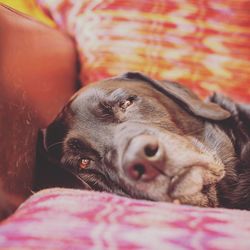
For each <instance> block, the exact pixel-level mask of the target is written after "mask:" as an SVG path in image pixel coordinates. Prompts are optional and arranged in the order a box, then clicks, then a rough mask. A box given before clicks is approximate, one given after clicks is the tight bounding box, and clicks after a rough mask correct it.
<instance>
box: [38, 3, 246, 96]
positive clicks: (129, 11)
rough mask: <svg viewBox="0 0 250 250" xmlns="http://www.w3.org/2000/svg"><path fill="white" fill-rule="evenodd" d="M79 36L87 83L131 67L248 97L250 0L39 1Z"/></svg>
mask: <svg viewBox="0 0 250 250" xmlns="http://www.w3.org/2000/svg"><path fill="white" fill-rule="evenodd" d="M38 2H39V3H40V4H41V5H42V6H43V8H45V9H46V10H47V11H49V12H50V14H51V16H52V17H53V18H54V20H55V21H56V22H57V24H58V25H59V26H60V27H61V28H62V29H64V30H66V31H67V32H69V33H70V34H71V35H72V36H73V37H74V38H75V40H76V44H77V47H78V51H79V53H80V60H81V64H82V70H81V78H82V80H83V82H84V83H89V82H93V81H96V80H99V79H102V78H104V77H109V76H113V75H117V74H121V73H123V72H125V71H141V72H144V73H145V74H147V75H149V76H151V77H153V78H156V79H170V80H174V81H178V82H181V83H183V84H185V85H187V86H189V87H191V88H192V89H193V90H195V91H196V92H197V93H198V94H200V95H201V96H206V95H207V94H209V93H210V92H211V91H218V92H223V93H225V94H226V95H230V96H232V97H234V98H236V99H238V100H239V99H240V100H243V101H250V42H249V37H250V11H249V9H250V0H237V1H236V0H207V1H206V0H205V1H193V0H168V1H167V0H166V1H158V0H151V1H149V0H137V1H134V0H102V1H95V0H82V1H69V0H57V1H51V0H39V1H38Z"/></svg>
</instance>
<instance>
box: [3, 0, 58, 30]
mask: <svg viewBox="0 0 250 250" xmlns="http://www.w3.org/2000/svg"><path fill="white" fill-rule="evenodd" d="M0 4H4V5H6V6H9V7H11V8H13V9H15V10H17V11H20V12H22V13H24V14H26V15H28V16H30V17H32V18H34V19H36V20H38V21H40V22H42V23H44V24H46V25H48V26H51V27H55V23H54V22H53V21H52V19H51V18H49V17H48V15H45V13H43V11H42V10H41V8H40V7H39V6H38V5H37V3H36V1H35V0H18V1H13V0H0Z"/></svg>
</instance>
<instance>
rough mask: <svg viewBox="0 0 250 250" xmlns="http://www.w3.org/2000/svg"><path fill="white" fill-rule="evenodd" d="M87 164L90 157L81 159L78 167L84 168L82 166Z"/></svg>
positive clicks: (84, 166)
mask: <svg viewBox="0 0 250 250" xmlns="http://www.w3.org/2000/svg"><path fill="white" fill-rule="evenodd" d="M89 164H90V159H81V162H80V165H79V168H80V169H84V168H86V167H88V166H89Z"/></svg>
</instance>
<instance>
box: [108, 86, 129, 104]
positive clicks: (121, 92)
mask: <svg viewBox="0 0 250 250" xmlns="http://www.w3.org/2000/svg"><path fill="white" fill-rule="evenodd" d="M128 96H129V93H128V91H127V90H125V89H123V88H118V89H116V90H114V91H112V92H111V93H110V95H109V96H108V100H109V99H110V100H111V101H114V102H118V101H120V100H122V99H124V98H127V97H128Z"/></svg>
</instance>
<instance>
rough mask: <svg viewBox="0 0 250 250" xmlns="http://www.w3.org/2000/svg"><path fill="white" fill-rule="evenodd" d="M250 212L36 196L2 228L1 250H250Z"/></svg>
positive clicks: (48, 193)
mask: <svg viewBox="0 0 250 250" xmlns="http://www.w3.org/2000/svg"><path fill="white" fill-rule="evenodd" d="M249 235H250V212H247V211H240V210H229V209H211V208H197V207H190V206H182V205H175V204H169V203H161V202H148V201H141V200H133V199H128V198H123V197H119V196H116V195H112V194H108V193H98V192H91V191H82V190H71V189H59V188H58V189H49V190H44V191H42V192H40V193H37V194H35V195H34V196H32V197H31V198H30V199H29V200H28V201H26V202H25V203H24V204H23V205H22V206H21V207H20V208H19V209H18V210H17V211H16V213H15V214H14V215H13V216H11V217H10V218H9V219H7V220H5V221H4V222H3V223H2V224H0V249H5V250H7V249H8V250H10V249H13V250H14V249H15V250H21V249H22V250H23V249H27V250H28V249H32V250H33V249H43V250H45V249H53V250H57V249H60V250H64V249H65V250H66V249H67V250H68V249H74V250H77V249H79V250H80V249H81V250H82V249H110V250H111V249H112V250H116V249H126V250H128V249H129V250H141V249H144V250H147V249H152V250H156V249H157V250H160V249H163V250H165V249H199V250H200V249H228V250H229V249H232V250H235V249H237V250H241V249H250V237H249Z"/></svg>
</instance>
